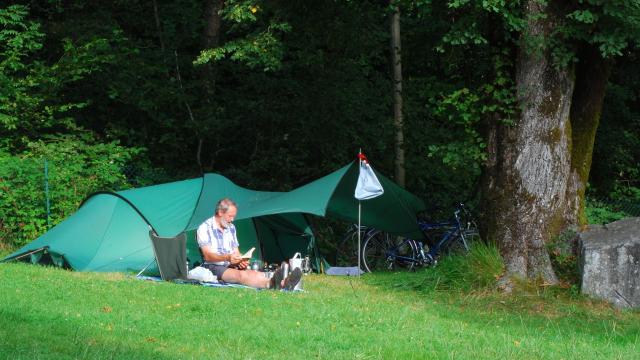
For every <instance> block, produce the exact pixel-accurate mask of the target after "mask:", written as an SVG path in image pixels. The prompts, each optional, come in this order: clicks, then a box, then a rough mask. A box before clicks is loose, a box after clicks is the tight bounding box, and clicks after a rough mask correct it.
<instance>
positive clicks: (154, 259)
mask: <svg viewBox="0 0 640 360" xmlns="http://www.w3.org/2000/svg"><path fill="white" fill-rule="evenodd" d="M154 261H156V258H155V257H154V258H153V260H151V262H150V263H148V264H147V266H145V267H144V268H143V269H142V270H140V272H139V273H138V274H137V275H136V277H138V276H140V274H142V273H143V272H144V271H145V270H147V268H148V267H149V266H151V264H153V262H154ZM159 268H160V267H158V270H159Z"/></svg>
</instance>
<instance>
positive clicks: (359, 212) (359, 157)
mask: <svg viewBox="0 0 640 360" xmlns="http://www.w3.org/2000/svg"><path fill="white" fill-rule="evenodd" d="M358 154H359V155H358V170H359V171H361V170H360V167H361V166H362V156H360V155H362V148H360V150H359V153H358ZM361 218H362V200H360V199H358V277H360V272H361V270H360V257H361V254H360V249H361V247H360V241H361V239H360V237H361V235H362V232H361V231H360V221H361Z"/></svg>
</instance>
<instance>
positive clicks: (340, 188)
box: [3, 162, 424, 272]
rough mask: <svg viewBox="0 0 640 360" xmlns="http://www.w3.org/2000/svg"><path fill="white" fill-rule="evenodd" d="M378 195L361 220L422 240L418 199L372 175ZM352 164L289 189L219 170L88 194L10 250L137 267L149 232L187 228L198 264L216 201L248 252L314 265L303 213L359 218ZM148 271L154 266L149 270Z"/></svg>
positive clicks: (145, 257) (28, 256)
mask: <svg viewBox="0 0 640 360" xmlns="http://www.w3.org/2000/svg"><path fill="white" fill-rule="evenodd" d="M377 176H378V178H379V179H380V182H381V183H382V186H383V187H384V189H385V193H384V195H382V196H380V197H377V198H375V199H372V200H366V201H363V203H362V224H363V225H367V226H374V227H376V228H379V229H381V230H385V231H388V232H390V233H393V234H398V235H405V236H412V237H421V236H422V234H421V232H420V230H419V229H418V227H417V225H416V220H415V218H416V217H415V215H416V213H417V212H418V211H421V210H423V209H424V203H423V202H422V201H421V200H420V199H418V198H416V197H415V196H413V195H412V194H410V193H409V192H407V191H405V190H403V189H402V188H400V187H399V186H398V185H396V184H395V183H393V182H392V181H390V180H389V179H387V178H385V177H384V176H382V175H381V174H379V173H377ZM357 178H358V163H357V162H353V163H351V164H349V165H347V166H345V167H343V168H341V169H339V170H337V171H335V172H333V173H331V174H329V175H327V176H325V177H322V178H320V179H318V180H316V181H313V182H311V183H309V184H307V185H305V186H302V187H300V188H297V189H295V190H292V191H289V192H266V191H255V190H249V189H245V188H242V187H240V186H237V185H235V184H234V183H232V182H231V181H230V180H229V179H227V178H225V177H223V176H221V175H217V174H205V175H204V176H202V177H200V178H196V179H190V180H184V181H178V182H172V183H167V184H162V185H155V186H149V187H143V188H138V189H131V190H125V191H120V192H117V193H109V192H101V193H96V194H94V195H92V196H90V197H88V198H87V199H86V200H85V201H84V203H83V204H82V205H81V206H80V208H79V209H78V211H77V212H76V213H75V214H73V215H72V216H70V217H69V218H68V219H66V220H64V221H63V222H61V223H60V224H58V225H57V226H55V227H54V228H52V229H51V230H49V231H48V232H47V233H45V234H44V235H42V236H41V237H39V238H38V239H36V240H34V241H33V242H31V243H29V244H28V245H26V246H24V247H22V248H21V249H19V250H18V251H16V252H15V253H13V254H11V255H9V256H8V257H6V258H5V259H3V261H8V260H12V259H18V260H23V261H30V262H32V263H38V262H40V263H42V262H45V263H47V262H48V263H53V264H55V265H58V266H65V267H69V268H72V269H74V270H78V271H130V272H138V271H140V270H141V269H144V268H145V267H147V266H148V265H149V264H150V263H151V262H153V260H154V259H155V258H154V252H153V249H152V246H151V241H150V238H149V231H150V230H152V231H155V233H156V234H157V235H158V236H161V237H176V236H178V235H179V234H182V233H185V234H186V237H187V241H186V243H187V245H186V256H187V258H188V260H189V262H190V265H192V266H193V265H197V264H198V263H199V262H201V261H202V260H201V257H200V253H199V250H198V247H197V243H196V241H195V230H196V229H197V228H198V226H199V225H200V224H201V223H202V222H203V221H205V220H206V219H207V218H208V217H211V216H212V215H213V210H214V206H215V203H216V202H217V200H219V199H220V198H223V197H230V198H232V199H233V200H234V201H236V203H237V204H238V215H237V217H236V220H235V222H234V224H235V225H236V227H237V230H238V237H239V241H240V244H241V251H245V250H247V249H249V248H251V247H254V246H255V247H256V252H254V257H255V258H259V259H262V260H264V261H267V262H270V263H271V262H279V261H281V260H283V259H288V258H290V257H291V256H292V255H293V254H294V253H295V252H300V253H302V254H303V255H304V254H308V255H310V256H311V257H312V258H313V259H314V260H315V264H316V266H317V264H318V254H317V251H316V248H315V237H314V234H313V231H312V229H311V227H310V225H309V222H308V219H307V214H312V215H318V216H327V217H333V218H337V219H342V220H345V221H349V222H357V219H358V201H357V200H356V199H355V198H354V189H355V185H356V181H357ZM150 269H151V270H152V271H153V268H150Z"/></svg>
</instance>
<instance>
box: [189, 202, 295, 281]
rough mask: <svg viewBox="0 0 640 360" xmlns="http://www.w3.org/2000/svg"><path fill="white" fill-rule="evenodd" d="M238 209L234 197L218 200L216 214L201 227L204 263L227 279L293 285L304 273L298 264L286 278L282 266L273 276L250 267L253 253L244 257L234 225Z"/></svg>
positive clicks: (218, 276)
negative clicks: (266, 275)
mask: <svg viewBox="0 0 640 360" xmlns="http://www.w3.org/2000/svg"><path fill="white" fill-rule="evenodd" d="M237 212H238V207H237V205H236V203H235V202H234V201H233V200H231V199H229V198H224V199H221V200H220V201H218V203H217V204H216V209H215V213H214V215H213V216H212V217H211V218H209V219H207V220H206V221H205V222H203V223H202V224H201V225H200V226H199V227H198V232H197V239H198V245H199V246H200V250H201V251H202V257H203V258H204V264H203V265H202V266H203V267H206V268H207V269H209V270H211V272H212V273H213V275H214V276H216V277H217V278H218V280H222V281H224V282H228V283H235V284H242V285H247V286H251V287H255V288H271V289H281V288H283V289H287V290H291V289H293V288H294V287H295V286H296V284H297V283H298V282H299V281H300V279H301V277H302V272H301V271H300V269H298V268H296V269H294V271H292V272H291V274H289V276H288V277H287V278H286V279H283V269H282V268H279V269H278V270H276V272H275V273H274V274H273V277H272V278H271V279H269V278H267V277H265V275H264V273H262V272H259V271H254V270H249V269H248V268H247V267H248V265H249V262H248V260H249V259H250V258H251V255H250V254H249V252H248V253H247V254H245V256H244V257H243V255H242V254H240V250H239V246H240V245H239V243H238V237H237V235H236V227H235V226H234V225H233V220H234V219H235V217H236V214H237ZM296 270H297V271H296Z"/></svg>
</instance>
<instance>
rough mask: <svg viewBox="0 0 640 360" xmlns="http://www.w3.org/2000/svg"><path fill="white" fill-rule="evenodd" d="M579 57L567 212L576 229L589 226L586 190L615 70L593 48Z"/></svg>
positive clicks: (584, 49)
mask: <svg viewBox="0 0 640 360" xmlns="http://www.w3.org/2000/svg"><path fill="white" fill-rule="evenodd" d="M579 58H580V60H579V62H578V64H577V67H576V86H575V91H574V93H573V100H572V103H571V129H572V137H571V172H570V176H569V183H568V186H567V195H566V199H567V206H566V209H565V213H564V218H565V220H564V223H565V226H571V227H577V228H579V227H582V226H584V225H586V224H587V219H586V216H585V212H584V207H585V190H586V188H587V181H588V180H589V171H590V170H591V159H592V156H593V144H594V141H595V138H596V130H597V129H598V125H599V124H600V115H601V114H602V103H603V102H604V96H605V93H606V88H607V82H608V80H609V75H610V74H611V67H612V61H611V60H605V59H603V58H602V56H601V55H600V51H599V50H598V49H597V48H596V47H593V46H585V47H584V48H583V49H582V51H581V52H580V54H579Z"/></svg>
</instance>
